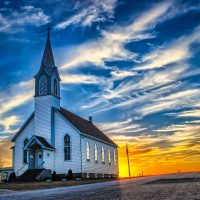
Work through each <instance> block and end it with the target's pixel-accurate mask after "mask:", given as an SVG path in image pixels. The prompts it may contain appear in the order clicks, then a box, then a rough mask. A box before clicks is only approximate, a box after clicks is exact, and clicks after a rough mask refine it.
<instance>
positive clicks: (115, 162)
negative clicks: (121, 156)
mask: <svg viewBox="0 0 200 200" xmlns="http://www.w3.org/2000/svg"><path fill="white" fill-rule="evenodd" d="M116 164H117V158H116V150H114V165H116Z"/></svg>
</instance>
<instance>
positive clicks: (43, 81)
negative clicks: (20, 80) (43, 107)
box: [39, 76, 47, 95]
mask: <svg viewBox="0 0 200 200" xmlns="http://www.w3.org/2000/svg"><path fill="white" fill-rule="evenodd" d="M39 94H40V95H44V94H47V78H46V77H45V76H42V77H41V78H40V80H39Z"/></svg>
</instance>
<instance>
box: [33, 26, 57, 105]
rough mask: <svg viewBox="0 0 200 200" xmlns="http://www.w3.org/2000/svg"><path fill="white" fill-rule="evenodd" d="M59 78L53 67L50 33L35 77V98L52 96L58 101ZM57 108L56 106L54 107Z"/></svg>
mask: <svg viewBox="0 0 200 200" xmlns="http://www.w3.org/2000/svg"><path fill="white" fill-rule="evenodd" d="M60 81H61V80H60V76H59V73H58V69H57V67H56V66H55V62H54V57H53V52H52V48H51V41H50V32H49V29H48V33H47V40H46V45H45V49H44V54H43V57H42V62H41V66H40V70H39V72H38V73H37V74H36V75H35V97H42V96H49V95H51V96H54V97H55V98H57V99H58V100H59V99H60ZM56 107H57V106H56Z"/></svg>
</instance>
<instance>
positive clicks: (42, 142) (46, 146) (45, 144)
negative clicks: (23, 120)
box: [25, 135, 55, 150]
mask: <svg viewBox="0 0 200 200" xmlns="http://www.w3.org/2000/svg"><path fill="white" fill-rule="evenodd" d="M34 141H36V142H37V143H38V144H40V145H41V146H42V148H44V149H50V150H54V149H55V148H54V147H53V146H52V145H51V144H49V143H48V142H47V141H46V139H45V138H43V137H41V136H38V135H33V136H32V137H31V139H30V140H29V141H28V143H27V144H26V146H25V149H27V148H29V146H31V145H32V144H33V143H34Z"/></svg>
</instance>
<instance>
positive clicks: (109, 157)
mask: <svg viewBox="0 0 200 200" xmlns="http://www.w3.org/2000/svg"><path fill="white" fill-rule="evenodd" d="M108 163H109V164H111V156H110V149H108Z"/></svg>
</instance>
